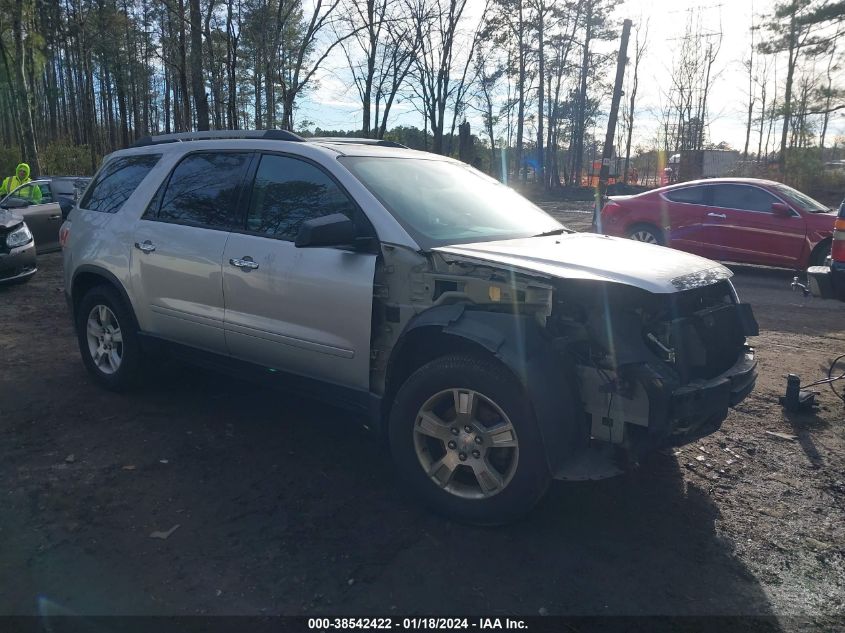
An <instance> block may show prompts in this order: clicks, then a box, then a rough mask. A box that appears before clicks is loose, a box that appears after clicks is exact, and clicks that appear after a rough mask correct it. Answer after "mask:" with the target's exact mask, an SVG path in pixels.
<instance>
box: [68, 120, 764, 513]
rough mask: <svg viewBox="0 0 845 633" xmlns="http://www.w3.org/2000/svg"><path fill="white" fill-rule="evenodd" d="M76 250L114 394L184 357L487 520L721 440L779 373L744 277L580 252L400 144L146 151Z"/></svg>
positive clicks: (628, 252)
mask: <svg viewBox="0 0 845 633" xmlns="http://www.w3.org/2000/svg"><path fill="white" fill-rule="evenodd" d="M61 233H62V234H61V240H62V243H63V246H64V264H65V288H66V293H67V299H68V302H69V305H70V307H71V310H72V312H73V319H74V323H75V325H76V331H77V334H78V339H79V348H80V351H81V353H82V358H83V361H84V363H85V365H86V367H87V369H88V370H89V371H90V373H91V374H92V375H93V376H94V378H95V379H96V380H97V381H98V382H99V383H100V384H102V385H103V386H104V387H107V388H109V389H124V388H126V387H129V386H130V385H132V384H133V383H134V382H135V381H136V380H137V379H138V378H139V377H140V376H141V375H142V374H143V373H144V367H145V365H144V364H143V363H142V359H143V357H144V356H146V355H149V354H151V353H158V352H161V351H162V350H167V351H169V352H170V353H172V354H176V355H178V356H180V357H184V358H188V359H193V360H195V361H197V362H201V363H204V364H212V365H214V366H216V367H219V368H221V369H223V370H228V371H235V372H237V373H238V374H239V375H241V376H243V375H246V374H248V373H249V372H254V374H253V375H255V376H256V378H260V377H261V378H271V379H272V380H276V381H278V382H279V383H280V384H282V385H284V386H286V387H289V388H293V389H296V390H297V391H299V392H306V393H310V394H314V395H315V396H319V397H322V398H329V399H331V400H332V401H333V402H336V403H337V404H338V405H341V406H345V407H349V408H351V409H354V410H357V411H360V412H362V413H364V414H365V416H366V418H365V419H366V420H368V423H367V424H368V426H369V427H370V428H371V429H372V430H373V431H375V432H376V433H377V434H382V435H383V436H384V437H386V438H387V439H388V444H389V446H390V450H391V453H392V456H393V458H394V460H395V462H396V467H397V469H398V470H399V471H400V473H401V474H402V475H403V479H404V481H405V482H406V483H407V485H409V486H410V487H411V488H413V489H414V490H415V491H416V492H417V493H418V495H419V496H421V497H422V498H423V499H424V500H425V501H426V502H428V503H429V504H430V505H431V506H433V507H434V508H435V509H436V510H438V511H440V512H443V513H445V514H448V515H450V516H452V517H456V518H459V519H461V520H465V521H470V522H475V523H498V522H503V521H508V520H511V519H513V518H515V517H517V516H519V515H521V514H523V513H525V512H526V511H527V510H529V509H530V508H531V507H533V506H534V505H535V504H536V503H537V502H538V501H539V500H540V498H541V497H542V496H543V493H544V492H545V490H546V489H547V486H548V484H549V482H550V480H551V479H553V478H558V479H593V478H599V477H604V476H608V475H611V474H614V473H617V472H619V470H620V467H622V466H624V465H626V464H630V463H631V462H636V460H637V459H638V458H639V457H640V455H642V453H643V452H644V451H647V450H649V449H654V448H657V447H663V446H668V445H677V444H682V443H686V442H690V441H692V440H694V439H696V438H698V437H701V436H702V435H705V434H708V433H711V432H713V431H715V430H716V429H718V428H719V426H720V425H721V423H722V421H723V420H724V418H725V417H726V416H727V413H728V409H729V407H731V406H733V405H735V404H737V403H738V402H740V401H741V400H742V399H743V398H745V396H746V395H748V393H750V391H751V390H752V388H753V386H754V382H755V379H756V375H757V374H756V362H755V359H754V353H753V350H752V349H751V348H749V347H748V346H747V344H746V336H749V335H754V334H756V333H757V325H756V322H755V321H754V317H753V315H752V313H751V310H750V308H749V307H748V306H747V305H746V304H742V303H740V302H739V300H738V298H737V295H736V292H735V291H734V288H733V286H732V285H731V283H730V281H729V277H730V276H731V273H730V271H729V270H727V269H726V268H724V267H723V266H721V265H719V264H716V263H714V262H712V261H709V260H706V259H702V258H700V257H696V256H693V255H689V254H686V253H681V252H678V251H674V250H670V249H668V248H663V247H660V246H654V245H648V244H641V243H637V242H633V241H629V240H623V239H617V238H611V237H606V236H602V235H595V234H584V233H572V232H570V231H569V230H567V229H566V228H565V227H563V226H561V225H560V224H559V223H558V222H556V221H555V220H554V219H552V218H551V217H550V216H548V215H547V214H545V213H544V212H542V211H541V210H540V209H538V208H537V207H535V206H534V205H532V204H531V203H529V202H528V201H527V200H525V199H524V198H522V197H520V196H519V195H517V194H516V193H514V192H513V191H512V190H511V189H509V188H507V187H505V186H503V185H501V184H499V183H498V182H497V181H495V180H493V179H491V178H489V177H487V176H485V175H484V174H481V173H480V172H478V171H476V170H474V169H472V168H470V167H468V166H467V165H465V164H463V163H460V162H457V161H455V160H451V159H448V158H444V157H442V156H436V155H433V154H428V153H423V152H416V151H410V150H408V149H406V148H403V147H401V146H398V145H396V144H395V143H389V142H383V141H370V140H363V139H359V140H350V139H308V140H306V139H302V138H300V137H298V136H296V135H294V134H291V133H289V132H283V131H266V132H206V133H190V134H179V135H167V136H161V137H153V138H145V139H143V140H141V141H139V142H138V143H136V144H135V145H134V146H133V147H131V148H129V149H126V150H122V151H119V152H116V153H114V154H112V155H110V156H108V157H107V158H106V159H105V161H104V163H103V165H102V167H101V168H100V171H99V172H98V173H97V175H96V177H95V178H94V181H93V182H92V184H91V185H90V187H89V188H88V190H87V191H86V193H85V195H84V196H83V197H82V199H81V200H80V202H79V204H78V206H77V207H76V208H75V209H74V210H73V211H72V212H71V213H70V216H69V219H68V220H67V222H66V223H65V224H64V225H63V227H62V232H61Z"/></svg>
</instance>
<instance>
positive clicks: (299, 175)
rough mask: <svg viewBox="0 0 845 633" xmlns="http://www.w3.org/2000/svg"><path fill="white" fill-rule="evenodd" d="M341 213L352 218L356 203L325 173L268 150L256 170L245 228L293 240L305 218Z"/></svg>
mask: <svg viewBox="0 0 845 633" xmlns="http://www.w3.org/2000/svg"><path fill="white" fill-rule="evenodd" d="M334 213H342V214H343V215H345V216H347V217H348V218H349V219H351V220H353V219H354V218H355V205H354V204H353V203H352V201H351V200H350V199H349V197H348V196H347V195H346V194H345V193H344V192H343V191H342V190H341V189H340V187H338V185H337V184H336V183H335V182H334V180H332V179H331V178H330V177H329V176H328V174H326V173H325V172H324V171H322V170H321V169H319V168H317V167H315V166H314V165H312V164H311V163H307V162H305V161H302V160H298V159H296V158H290V157H287V156H275V155H272V154H267V155H264V156H262V157H261V163H260V164H259V166H258V171H257V172H256V174H255V183H254V184H253V187H252V196H251V197H250V203H249V213H248V215H247V221H246V228H247V230H248V231H250V232H253V233H261V234H263V235H267V236H271V237H275V238H278V239H283V240H291V241H292V240H295V239H296V235H297V233H299V228H300V227H301V226H302V223H303V222H305V221H306V220H311V219H314V218H320V217H323V216H326V215H332V214H334Z"/></svg>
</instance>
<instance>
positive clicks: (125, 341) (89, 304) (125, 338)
mask: <svg viewBox="0 0 845 633" xmlns="http://www.w3.org/2000/svg"><path fill="white" fill-rule="evenodd" d="M99 306H105V307H106V308H107V309H108V310H109V311H110V312H111V314H112V315H113V317H114V320H116V322H117V324H118V326H119V330H120V334H121V339H122V341H121V342H120V343H119V344H118V343H116V342H112V341H110V342H109V345H111V346H112V347H113V348H114V349H115V351H118V350H119V356H120V362H119V365H118V366H117V367H116V369H114V370H113V371H111V372H110V373H109V372H108V371H107V370H106V369H104V368H103V366H102V365H101V364H98V363H97V362H95V360H94V356H93V354H92V351H91V347H90V345H89V337H88V327H87V324H88V319H89V317H90V316H91V315H92V311H93V310H95V308H98V307H99ZM75 317H76V338H77V342H78V344H79V353H80V354H81V356H82V362H83V364H84V365H85V368H86V369H87V370H88V373H89V374H91V376H93V378H94V380H96V381H97V383H98V384H99V385H101V386H102V387H105V388H106V389H109V390H111V391H125V390H127V389H130V388H132V387H134V386H136V385H137V384H138V382H139V381H140V377H141V374H142V371H141V369H142V358H141V356H142V354H141V346H140V342H139V340H138V330H137V326H136V325H135V319H134V317H133V315H132V314H131V312H130V311H129V308H128V307H127V306H126V305H125V303H124V301H123V299H122V298H121V297H120V295H119V294H118V292H117V291H116V290H115V289H114V288H112V287H111V286H107V285H102V286H95V287H94V288H91V289H90V290H89V291H88V292H86V293H85V296H83V297H82V299H81V300H80V302H79V307H78V309H77V312H76V315H75ZM109 321H110V322H111V319H110V320H109Z"/></svg>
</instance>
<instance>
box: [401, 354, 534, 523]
mask: <svg viewBox="0 0 845 633" xmlns="http://www.w3.org/2000/svg"><path fill="white" fill-rule="evenodd" d="M388 432H389V433H388V434H389V439H390V450H391V453H392V454H393V460H394V462H395V463H396V468H397V470H398V471H399V474H400V475H401V476H402V479H403V480H404V481H405V483H407V484H408V486H409V487H410V488H412V489H413V490H414V492H416V494H417V495H418V496H419V497H420V498H421V499H422V500H423V501H425V502H426V504H428V505H429V506H430V507H431V508H433V509H434V510H435V511H437V512H439V513H441V514H444V515H447V516H449V517H451V518H454V519H458V520H460V521H466V522H468V523H475V524H482V525H491V524H500V523H506V522H508V521H512V520H514V519H516V518H518V517H520V516H522V515H523V514H525V513H526V512H528V511H529V510H530V509H531V508H533V507H534V506H535V505H536V504H537V502H539V500H540V499H541V498H542V496H543V494H544V493H545V491H546V489H547V487H548V484H549V480H550V478H551V477H550V473H549V466H548V461H547V458H546V453H545V450H546V449H545V446H544V445H543V438H542V436H541V435H540V431H539V428H538V426H537V421H536V419H535V417H534V412H533V407H532V406H531V403H530V402H529V401H528V399H527V397H526V394H525V390H524V389H523V388H522V385H521V384H520V382H519V381H518V380H517V378H516V376H515V375H514V374H513V373H512V372H510V371H509V370H508V369H507V368H506V367H505V366H504V365H503V364H502V363H501V362H500V361H499V360H498V359H496V358H494V357H493V356H487V355H484V354H454V355H449V356H442V357H440V358H436V359H434V360H432V361H430V362H428V363H426V364H425V365H423V366H422V367H420V368H419V369H417V370H416V371H415V372H414V373H412V374H411V375H410V376H409V377H408V378H407V379H406V380H405V381H404V384H402V386H401V388H400V389H399V392H398V393H397V394H396V397H395V399H394V401H393V406H392V407H391V410H390V420H389V425H388Z"/></svg>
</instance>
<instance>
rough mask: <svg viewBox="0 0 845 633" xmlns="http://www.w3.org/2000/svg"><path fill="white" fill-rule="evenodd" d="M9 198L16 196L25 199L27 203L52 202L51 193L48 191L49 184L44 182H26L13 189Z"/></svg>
mask: <svg viewBox="0 0 845 633" xmlns="http://www.w3.org/2000/svg"><path fill="white" fill-rule="evenodd" d="M9 197H10V198H17V199H19V200H23V201H25V202H26V203H27V204H47V203H48V202H53V193H52V192H51V191H50V185H48V184H47V183H46V182H45V183H32V182H28V183H26V184H25V185H21V186H20V187H18V188H17V189H15V190H14V191H13V192H12V193H11V194H9Z"/></svg>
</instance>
